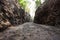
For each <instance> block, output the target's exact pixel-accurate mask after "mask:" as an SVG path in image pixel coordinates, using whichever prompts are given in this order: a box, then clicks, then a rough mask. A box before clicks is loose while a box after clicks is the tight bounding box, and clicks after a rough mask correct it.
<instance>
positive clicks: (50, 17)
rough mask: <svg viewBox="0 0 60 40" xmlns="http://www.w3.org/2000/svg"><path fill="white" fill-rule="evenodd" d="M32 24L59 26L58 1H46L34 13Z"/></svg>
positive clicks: (59, 10) (59, 3) (59, 1)
mask: <svg viewBox="0 0 60 40" xmlns="http://www.w3.org/2000/svg"><path fill="white" fill-rule="evenodd" d="M34 23H38V24H45V25H51V26H60V0H46V1H45V2H44V3H43V4H42V5H41V6H39V7H38V8H37V10H36V12H35V18H34Z"/></svg>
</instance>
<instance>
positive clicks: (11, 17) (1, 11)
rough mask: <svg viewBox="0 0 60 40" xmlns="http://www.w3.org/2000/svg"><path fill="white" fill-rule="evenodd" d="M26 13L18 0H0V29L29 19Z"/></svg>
mask: <svg viewBox="0 0 60 40" xmlns="http://www.w3.org/2000/svg"><path fill="white" fill-rule="evenodd" d="M26 15H28V14H26V12H25V11H24V10H23V9H22V8H21V6H20V4H19V3H18V0H0V31H1V30H3V29H6V28H7V27H9V26H11V25H13V26H16V25H20V24H23V23H24V22H27V21H28V20H29V19H27V18H26V17H27V16H26ZM28 17H29V16H28ZM26 20H27V21H26ZM2 28H3V29H2Z"/></svg>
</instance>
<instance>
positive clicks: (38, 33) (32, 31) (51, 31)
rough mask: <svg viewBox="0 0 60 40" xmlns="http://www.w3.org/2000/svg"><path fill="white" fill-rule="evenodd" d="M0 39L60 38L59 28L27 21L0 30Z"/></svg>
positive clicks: (42, 39) (57, 39) (37, 39)
mask: <svg viewBox="0 0 60 40" xmlns="http://www.w3.org/2000/svg"><path fill="white" fill-rule="evenodd" d="M0 40H60V29H59V28H55V27H53V26H46V25H41V24H35V23H32V22H29V23H24V24H22V25H19V26H17V27H10V28H8V29H7V30H5V31H4V32H1V33H0Z"/></svg>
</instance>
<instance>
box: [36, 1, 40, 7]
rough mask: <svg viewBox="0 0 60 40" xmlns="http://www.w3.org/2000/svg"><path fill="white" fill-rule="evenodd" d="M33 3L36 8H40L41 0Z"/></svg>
mask: <svg viewBox="0 0 60 40" xmlns="http://www.w3.org/2000/svg"><path fill="white" fill-rule="evenodd" d="M35 3H36V8H37V7H38V6H40V4H41V0H36V1H35Z"/></svg>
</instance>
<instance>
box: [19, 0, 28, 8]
mask: <svg viewBox="0 0 60 40" xmlns="http://www.w3.org/2000/svg"><path fill="white" fill-rule="evenodd" d="M18 2H19V3H20V5H21V6H22V8H23V9H25V7H26V4H27V1H26V0H18Z"/></svg>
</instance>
